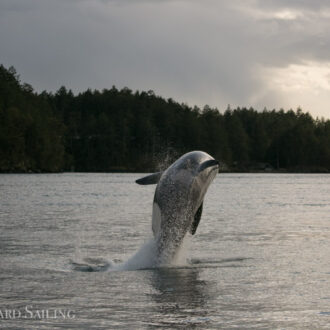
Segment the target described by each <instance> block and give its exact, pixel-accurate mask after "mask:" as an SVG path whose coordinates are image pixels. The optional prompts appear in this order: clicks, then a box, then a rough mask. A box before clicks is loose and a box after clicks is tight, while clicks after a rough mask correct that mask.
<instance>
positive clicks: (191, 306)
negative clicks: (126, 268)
mask: <svg viewBox="0 0 330 330" xmlns="http://www.w3.org/2000/svg"><path fill="white" fill-rule="evenodd" d="M199 271H200V270H199V269H192V268H181V269H175V268H161V269H156V270H154V271H153V272H152V276H151V278H150V282H151V285H152V286H153V287H154V288H155V289H156V290H157V291H156V293H153V294H151V297H152V299H153V300H154V301H155V303H156V304H155V306H156V307H155V313H157V314H158V315H159V321H158V325H163V326H174V325H177V324H180V325H182V324H187V325H189V326H190V327H194V326H196V327H198V326H200V325H201V324H202V323H203V324H207V323H208V322H209V321H210V318H209V317H208V310H207V307H206V306H207V303H208V299H209V298H210V295H211V287H212V284H211V283H208V282H206V281H204V280H200V279H199ZM153 325H155V324H153Z"/></svg>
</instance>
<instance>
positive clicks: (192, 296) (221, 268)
mask: <svg viewBox="0 0 330 330" xmlns="http://www.w3.org/2000/svg"><path fill="white" fill-rule="evenodd" d="M138 177H139V175H138V174H79V173H76V174H71V173H70V174H51V175H46V174H45V175H40V174H39V175H13V174H12V175H0V219H1V223H0V254H1V255H0V288H1V289H0V311H1V312H2V314H3V317H1V313H0V327H3V328H7V329H10V328H13V329H14V328H15V329H16V328H27V329H32V328H36V329H56V328H76V329H114V328H131V329H139V328H141V329H143V328H146V329H149V328H150V329H153V328H158V327H160V328H166V327H169V328H174V329H175V328H196V329H219V328H225V329H231V328H251V329H256V328H260V329H267V328H268V329H276V328H282V329H283V328H299V329H301V328H306V329H311V328H330V261H329V260H330V259H329V255H330V202H329V196H330V176H328V175H293V174H291V175H286V174H281V175H278V174H267V175H266V174H244V175H242V174H222V175H221V174H220V175H218V176H217V178H216V179H215V181H214V182H213V183H212V185H211V186H210V188H209V191H208V192H207V195H206V199H205V202H204V210H203V215H202V219H201V222H200V225H199V227H198V230H197V233H196V235H195V236H194V237H192V239H190V240H189V241H188V244H187V246H185V251H183V252H182V254H183V256H186V257H187V258H188V262H187V263H184V264H183V265H181V266H175V267H170V268H162V269H145V270H131V271H115V272H114V271H111V270H112V269H113V266H114V265H120V264H121V263H123V262H125V261H126V260H127V259H129V258H130V257H131V256H132V255H134V253H135V252H136V251H139V249H140V248H141V246H143V244H145V243H146V242H148V241H149V240H150V237H152V232H151V209H152V199H153V193H154V188H155V186H138V185H136V184H135V183H134V180H135V179H136V178H138ZM145 249H148V246H147V248H145ZM140 251H141V250H140ZM142 254H144V256H146V255H147V251H142ZM140 257H141V256H140ZM137 262H139V260H137ZM76 265H85V266H86V265H87V266H88V265H90V267H86V268H82V267H81V268H79V267H76ZM90 270H99V271H90ZM5 310H9V311H12V310H16V313H20V314H21V315H19V317H13V315H11V317H7V318H6V317H5V316H6V315H4V314H5ZM42 310H43V311H44V313H46V312H45V311H47V310H48V313H49V314H48V317H46V314H44V315H41V312H40V311H42ZM55 311H57V313H59V311H61V312H62V314H61V315H56V317H55V314H54V313H55ZM68 311H69V314H68ZM31 313H32V314H33V317H32V316H31ZM38 313H39V314H38ZM7 316H8V315H7ZM39 316H40V317H39Z"/></svg>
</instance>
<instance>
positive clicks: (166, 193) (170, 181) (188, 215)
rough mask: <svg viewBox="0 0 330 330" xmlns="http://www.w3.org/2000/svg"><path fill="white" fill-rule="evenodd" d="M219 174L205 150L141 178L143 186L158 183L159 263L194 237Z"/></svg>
mask: <svg viewBox="0 0 330 330" xmlns="http://www.w3.org/2000/svg"><path fill="white" fill-rule="evenodd" d="M218 171H219V162H218V161H216V160H215V159H214V158H213V157H211V156H210V155H209V154H207V153H206V152H203V151H192V152H189V153H187V154H185V155H183V156H182V157H180V158H179V159H178V160H176V161H175V162H174V163H173V164H172V165H171V166H170V167H168V168H167V169H166V170H165V171H164V172H158V173H154V174H151V175H148V176H146V177H143V178H141V179H138V180H136V183H138V184H141V185H147V184H157V187H156V191H155V196H154V201H153V210H152V231H153V233H154V238H155V241H156V248H157V259H158V260H157V261H158V263H159V264H167V263H169V262H170V261H171V260H172V259H173V257H174V256H175V254H176V252H177V251H178V249H179V247H180V245H181V243H182V241H183V239H184V237H185V235H186V233H187V232H188V231H189V232H190V233H191V234H193V235H194V234H195V233H196V230H197V227H198V224H199V221H200V219H201V215H202V210H203V200H204V196H205V194H206V191H207V189H208V187H209V186H210V184H211V182H212V181H213V179H214V178H215V176H216V174H217V173H218Z"/></svg>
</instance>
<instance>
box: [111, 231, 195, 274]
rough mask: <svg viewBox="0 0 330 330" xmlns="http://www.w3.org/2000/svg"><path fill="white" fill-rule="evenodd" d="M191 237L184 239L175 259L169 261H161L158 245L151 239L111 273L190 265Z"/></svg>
mask: <svg viewBox="0 0 330 330" xmlns="http://www.w3.org/2000/svg"><path fill="white" fill-rule="evenodd" d="M190 241H191V235H190V234H188V235H186V237H185V238H184V240H183V242H182V244H181V245H180V247H179V248H178V250H177V251H176V253H175V255H174V257H173V258H172V259H171V260H169V259H166V261H164V259H162V260H159V259H158V256H157V243H156V241H155V239H154V238H151V239H150V240H149V241H147V242H146V243H145V244H143V245H142V246H141V248H140V249H139V250H138V251H137V252H136V253H135V254H134V255H133V256H131V257H130V258H129V259H128V260H127V261H125V262H123V263H122V264H119V265H115V266H114V267H113V268H111V269H109V271H125V270H138V269H150V268H159V267H177V266H187V265H188V258H187V255H188V250H189V246H190Z"/></svg>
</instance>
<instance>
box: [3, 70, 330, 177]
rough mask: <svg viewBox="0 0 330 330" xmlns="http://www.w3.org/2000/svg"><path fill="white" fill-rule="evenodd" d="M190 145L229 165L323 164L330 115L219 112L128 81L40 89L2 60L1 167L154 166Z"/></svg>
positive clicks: (328, 162) (327, 162)
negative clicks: (132, 87) (87, 87)
mask: <svg viewBox="0 0 330 330" xmlns="http://www.w3.org/2000/svg"><path fill="white" fill-rule="evenodd" d="M196 149H199V150H205V151H206V152H209V153H210V154H211V155H213V156H214V157H215V158H217V159H219V160H221V161H222V163H224V164H226V165H227V168H228V169H229V170H235V171H249V170H258V169H262V168H263V166H264V165H265V164H266V163H268V164H270V165H271V166H272V167H273V168H274V169H277V170H281V169H283V170H284V169H286V170H289V171H329V170H330V121H329V120H324V119H321V120H319V119H316V120H315V119H313V118H312V117H311V116H310V115H309V114H308V113H304V112H303V111H302V110H301V109H298V110H297V111H296V112H294V111H292V110H290V111H287V112H285V111H284V110H282V109H281V110H280V111H275V110H272V111H268V110H266V109H265V110H264V111H262V112H258V111H256V110H254V109H252V108H250V109H246V108H242V109H241V108H237V109H230V107H228V109H227V110H226V111H225V112H224V113H223V114H222V113H221V112H219V111H218V109H212V108H210V107H209V106H205V107H204V108H203V109H199V108H198V107H194V108H191V107H189V106H187V105H186V104H179V103H177V102H175V101H174V100H172V99H168V100H165V99H164V98H161V97H159V96H156V95H155V94H154V92H153V91H148V92H139V91H136V92H135V93H133V92H132V91H131V90H130V89H128V88H124V89H122V90H118V89H117V88H116V87H112V88H111V89H104V90H102V91H92V90H87V91H85V92H83V93H80V94H78V95H74V94H73V93H72V91H71V90H67V89H66V88H65V87H61V88H60V89H59V90H58V91H57V92H56V93H55V94H52V93H47V92H42V93H40V94H38V93H36V92H34V91H33V88H32V87H31V86H30V85H28V84H23V83H21V82H20V79H19V76H18V75H17V73H16V71H15V69H14V68H12V67H11V68H9V69H6V68H5V67H3V66H2V65H1V66H0V171H2V172H29V171H33V172H47V171H48V172H56V171H68V170H75V171H152V170H155V169H162V168H164V167H166V165H168V164H169V163H170V162H171V161H172V160H173V159H174V158H176V157H178V156H180V155H181V154H182V153H184V152H187V151H191V150H196ZM262 164H263V165H262ZM270 165H269V166H270Z"/></svg>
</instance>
